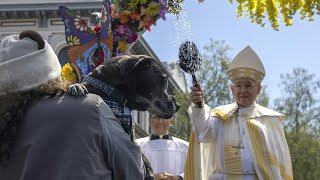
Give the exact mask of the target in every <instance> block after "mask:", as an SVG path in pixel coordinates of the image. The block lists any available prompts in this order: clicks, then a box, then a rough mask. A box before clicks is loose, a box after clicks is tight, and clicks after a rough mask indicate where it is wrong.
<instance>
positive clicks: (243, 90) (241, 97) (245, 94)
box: [231, 79, 261, 107]
mask: <svg viewBox="0 0 320 180" xmlns="http://www.w3.org/2000/svg"><path fill="white" fill-rule="evenodd" d="M260 90H261V85H260V84H257V83H256V82H255V81H253V80H251V79H237V80H235V82H234V83H233V84H232V85H231V91H232V94H233V96H234V98H235V100H236V102H237V103H238V105H239V106H242V107H249V106H251V105H252V104H253V102H254V101H255V100H256V98H257V96H258V94H259V93H260Z"/></svg>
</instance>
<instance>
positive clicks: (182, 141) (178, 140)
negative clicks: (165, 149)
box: [172, 137, 189, 146]
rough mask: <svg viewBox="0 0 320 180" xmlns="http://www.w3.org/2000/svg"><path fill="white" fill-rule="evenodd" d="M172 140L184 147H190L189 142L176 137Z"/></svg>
mask: <svg viewBox="0 0 320 180" xmlns="http://www.w3.org/2000/svg"><path fill="white" fill-rule="evenodd" d="M172 140H173V141H175V142H177V143H179V144H181V145H183V146H189V142H187V141H185V140H183V139H179V138H176V137H172Z"/></svg>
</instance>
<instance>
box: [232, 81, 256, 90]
mask: <svg viewBox="0 0 320 180" xmlns="http://www.w3.org/2000/svg"><path fill="white" fill-rule="evenodd" d="M256 86H258V85H256V84H251V83H250V84H234V87H235V89H236V90H237V91H241V90H242V89H243V90H245V91H252V90H253V89H254V88H255V87H256Z"/></svg>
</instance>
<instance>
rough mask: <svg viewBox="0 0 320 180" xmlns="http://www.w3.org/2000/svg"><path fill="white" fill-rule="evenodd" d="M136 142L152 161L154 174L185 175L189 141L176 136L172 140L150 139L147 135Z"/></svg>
mask: <svg viewBox="0 0 320 180" xmlns="http://www.w3.org/2000/svg"><path fill="white" fill-rule="evenodd" d="M136 142H137V144H138V145H139V146H140V147H141V150H142V152H143V153H144V154H145V156H146V157H147V158H148V160H149V161H150V164H151V167H152V169H153V172H154V174H157V173H164V172H166V173H170V174H173V175H179V176H181V177H183V172H184V166H185V162H186V158H187V152H188V145H189V143H188V142H187V141H184V140H182V139H179V138H175V137H172V140H167V139H156V140H150V137H145V138H140V139H137V140H136Z"/></svg>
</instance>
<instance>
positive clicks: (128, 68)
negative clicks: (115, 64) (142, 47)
mask: <svg viewBox="0 0 320 180" xmlns="http://www.w3.org/2000/svg"><path fill="white" fill-rule="evenodd" d="M152 60H153V58H152V57H149V56H144V55H134V56H125V57H124V58H123V59H121V60H120V61H119V66H120V74H121V75H126V74H130V73H131V72H133V71H136V70H144V69H149V68H150V67H151V64H152Z"/></svg>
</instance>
